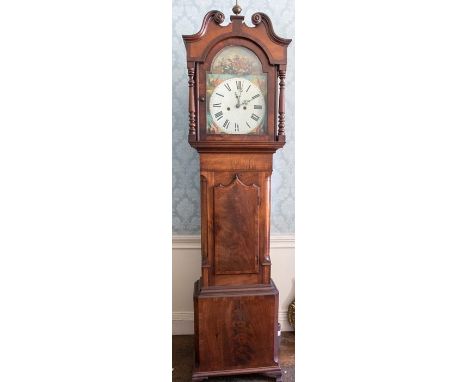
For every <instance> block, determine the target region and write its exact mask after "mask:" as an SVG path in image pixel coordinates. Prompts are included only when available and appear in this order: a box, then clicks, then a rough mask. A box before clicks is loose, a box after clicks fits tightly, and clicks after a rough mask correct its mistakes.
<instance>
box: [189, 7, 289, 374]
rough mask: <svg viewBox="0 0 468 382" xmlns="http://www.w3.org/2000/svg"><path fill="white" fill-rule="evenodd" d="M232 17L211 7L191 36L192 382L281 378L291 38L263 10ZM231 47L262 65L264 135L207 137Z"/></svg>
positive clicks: (213, 135) (219, 135)
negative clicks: (277, 230)
mask: <svg viewBox="0 0 468 382" xmlns="http://www.w3.org/2000/svg"><path fill="white" fill-rule="evenodd" d="M233 11H234V12H235V13H236V7H234V8H233ZM230 20H231V22H230V23H228V24H227V25H223V26H222V25H220V24H221V23H222V22H223V21H224V15H223V14H222V13H221V12H219V11H210V12H208V13H207V14H206V16H205V18H204V20H203V22H202V27H201V29H200V31H199V32H198V33H196V34H194V35H184V36H183V39H184V43H185V47H186V53H187V69H188V77H189V81H188V85H189V86H188V88H189V105H188V109H189V132H188V142H189V144H190V145H191V146H192V147H194V148H195V149H196V150H197V151H198V153H199V158H200V209H201V277H200V279H199V280H197V281H195V285H194V293H193V301H194V315H195V318H194V321H195V322H194V332H195V363H194V369H193V375H192V380H193V381H201V380H204V379H207V378H209V377H212V376H228V375H235V374H250V373H261V374H264V375H267V376H269V377H273V378H275V380H276V381H281V378H282V377H281V376H282V373H281V368H280V365H279V363H278V345H279V343H278V341H279V324H278V308H279V293H278V289H277V288H276V286H275V284H274V282H273V280H272V279H271V260H270V213H271V206H270V200H271V195H270V193H271V175H272V171H273V155H274V153H275V152H276V150H277V149H279V148H281V147H283V146H284V144H285V142H286V138H285V110H284V109H285V77H286V63H287V47H288V45H289V43H290V42H291V40H289V39H283V38H281V37H279V36H277V35H276V34H275V32H274V31H273V27H272V22H271V20H270V19H269V17H268V16H267V15H265V14H263V13H260V12H259V13H255V14H254V15H253V16H252V23H253V24H254V26H253V27H250V26H247V25H246V24H245V23H244V17H243V16H239V15H238V14H236V15H232V16H231V17H230ZM229 46H239V47H243V48H246V49H249V50H250V51H251V52H253V53H254V54H255V55H256V56H257V57H258V59H259V61H260V62H261V66H262V71H263V73H264V74H265V75H266V78H267V92H266V94H267V97H266V99H265V102H266V106H267V113H266V117H265V118H266V119H265V121H266V128H265V129H264V133H263V134H257V135H255V134H211V133H210V134H208V133H207V126H206V125H207V119H206V115H207V108H208V105H207V104H208V102H207V94H206V93H207V86H206V81H207V73H209V71H210V70H211V64H212V61H213V59H214V58H215V57H216V55H217V54H218V53H219V52H220V51H221V50H222V49H224V48H226V47H229ZM273 197H274V196H273Z"/></svg>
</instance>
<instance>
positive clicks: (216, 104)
mask: <svg viewBox="0 0 468 382" xmlns="http://www.w3.org/2000/svg"><path fill="white" fill-rule="evenodd" d="M213 107H221V103H214V104H213Z"/></svg>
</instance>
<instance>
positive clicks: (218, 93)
mask: <svg viewBox="0 0 468 382" xmlns="http://www.w3.org/2000/svg"><path fill="white" fill-rule="evenodd" d="M215 94H217V95H219V96H220V97H224V96H223V95H222V94H219V93H215Z"/></svg>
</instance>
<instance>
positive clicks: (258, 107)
mask: <svg viewBox="0 0 468 382" xmlns="http://www.w3.org/2000/svg"><path fill="white" fill-rule="evenodd" d="M213 106H214V105H213ZM262 108H263V106H262V105H254V109H262Z"/></svg>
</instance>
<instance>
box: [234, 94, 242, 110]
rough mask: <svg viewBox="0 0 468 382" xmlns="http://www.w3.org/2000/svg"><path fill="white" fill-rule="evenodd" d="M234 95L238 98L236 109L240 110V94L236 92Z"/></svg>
mask: <svg viewBox="0 0 468 382" xmlns="http://www.w3.org/2000/svg"><path fill="white" fill-rule="evenodd" d="M234 95H235V96H236V98H237V104H236V108H237V109H239V108H240V105H241V104H240V94H239V95H237V92H234Z"/></svg>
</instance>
